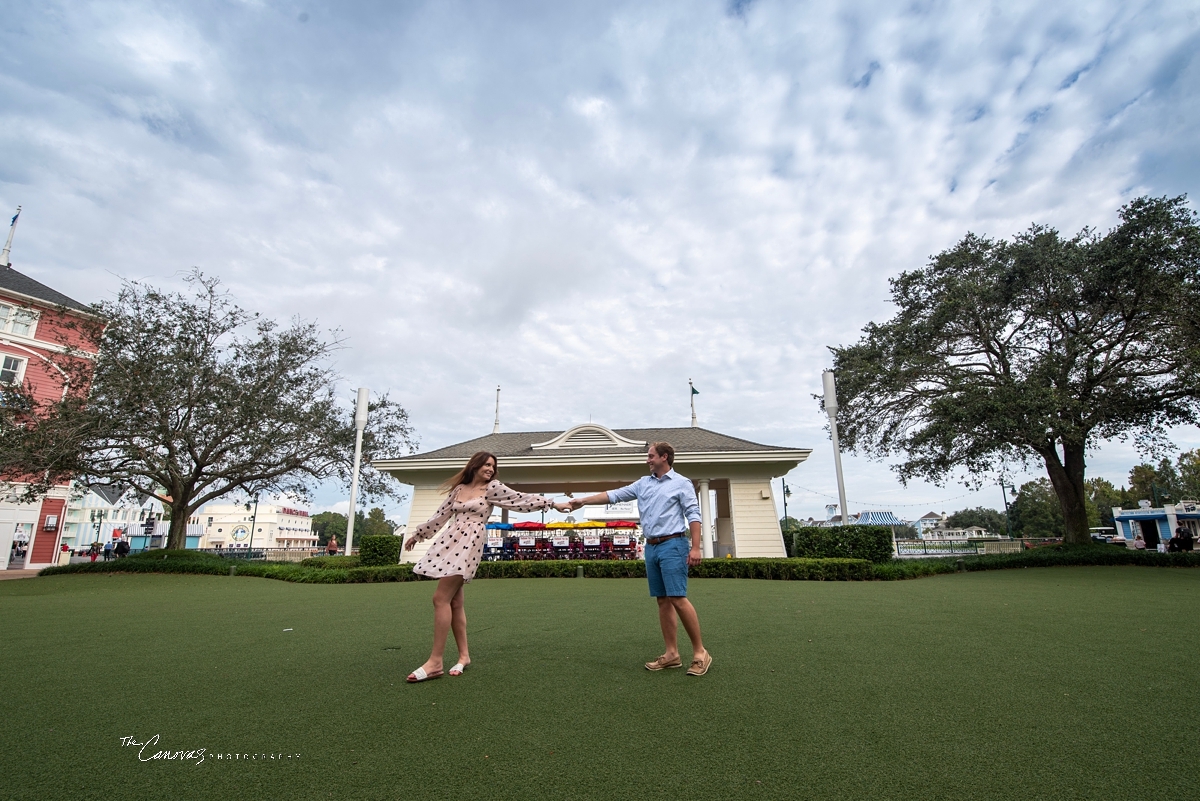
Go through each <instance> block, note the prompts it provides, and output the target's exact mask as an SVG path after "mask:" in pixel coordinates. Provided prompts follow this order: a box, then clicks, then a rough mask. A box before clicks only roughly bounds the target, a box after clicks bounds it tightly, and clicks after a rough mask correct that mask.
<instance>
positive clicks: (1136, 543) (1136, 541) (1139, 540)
mask: <svg viewBox="0 0 1200 801" xmlns="http://www.w3.org/2000/svg"><path fill="white" fill-rule="evenodd" d="M1133 547H1134V548H1136V549H1137V550H1139V551H1144V550H1146V540H1145V539H1144V538H1143V537H1142V535H1141V534H1140V533H1139V534H1137V535H1136V536H1134V538H1133Z"/></svg>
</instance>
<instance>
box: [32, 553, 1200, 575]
mask: <svg viewBox="0 0 1200 801" xmlns="http://www.w3.org/2000/svg"><path fill="white" fill-rule="evenodd" d="M318 558H320V559H324V560H329V559H330V557H318ZM334 558H341V559H345V557H334ZM306 561H307V560H306ZM960 562H961V563H962V564H961V567H960V564H959V563H960ZM1093 565H1141V566H1144V567H1200V552H1192V553H1157V552H1155V551H1150V552H1147V551H1130V550H1121V549H1119V548H1111V547H1103V546H1094V545H1076V546H1064V545H1060V546H1048V547H1043V548H1035V549H1033V550H1030V551H1025V552H1023V553H1014V554H993V555H991V556H964V557H953V556H952V557H948V558H944V559H903V560H900V559H893V560H889V561H886V562H877V563H871V562H868V561H867V560H865V559H705V560H704V561H703V562H701V563H700V564H699V565H697V566H695V567H693V568H691V569H690V570H689V574H690V576H691V577H692V578H742V579H773V580H779V581H867V580H876V581H897V580H901V579H912V578H921V577H923V576H934V575H938V574H941V573H954V572H956V571H958V570H960V569H962V570H966V571H975V570H1009V569H1013V568H1027V567H1065V566H1093ZM579 567H583V574H584V576H586V577H587V578H643V577H645V575H646V563H645V562H640V561H599V560H598V561H565V560H562V561H559V560H554V561H545V562H484V563H483V564H481V565H480V566H479V571H478V573H476V578H481V579H489V578H574V577H575V574H576V569H577V568H579ZM231 568H232V569H233V570H234V571H235V573H236V574H237V575H239V576H258V577H261V578H271V579H278V580H280V581H294V582H299V583H304V584H371V583H379V582H393V581H427V580H429V579H426V578H425V577H424V576H418V575H416V574H415V573H413V572H412V568H413V566H412V565H411V564H409V563H404V564H398V565H386V566H382V567H366V566H363V567H358V566H351V565H349V564H348V561H347V563H344V564H343V565H338V564H336V563H334V564H328V565H322V566H314V565H306V564H303V563H301V564H295V563H291V562H249V561H243V560H240V559H221V558H219V557H215V556H210V555H208V554H198V553H196V552H194V551H152V552H150V553H146V554H139V555H137V556H131V557H127V558H125V559H118V560H116V561H115V562H83V563H80V564H74V565H56V566H54V567H47V568H43V569H42V571H41V572H40V573H39V574H38V575H40V576H56V575H63V574H66V573H184V574H199V575H213V576H227V575H229V573H230V569H231Z"/></svg>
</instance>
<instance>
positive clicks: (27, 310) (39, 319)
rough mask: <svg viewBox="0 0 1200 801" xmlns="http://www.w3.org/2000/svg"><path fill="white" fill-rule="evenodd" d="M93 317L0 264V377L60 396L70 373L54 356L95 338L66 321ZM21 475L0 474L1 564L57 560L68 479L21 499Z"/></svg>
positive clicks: (92, 348) (48, 396)
mask: <svg viewBox="0 0 1200 801" xmlns="http://www.w3.org/2000/svg"><path fill="white" fill-rule="evenodd" d="M95 319H96V318H95V316H94V314H93V313H92V312H91V310H90V309H88V307H87V306H85V305H83V304H82V303H80V302H79V301H77V300H74V299H72V298H69V297H67V296H66V295H64V294H62V293H61V292H58V291H57V290H54V289H51V288H50V287H48V286H46V285H45V284H42V283H40V282H38V281H35V280H34V279H32V278H30V277H29V276H27V275H24V274H23V273H19V272H17V271H16V270H14V269H13V268H12V267H11V266H9V265H0V382H4V383H22V384H26V385H28V386H29V387H31V388H32V391H33V394H34V396H35V397H36V398H37V399H38V400H39V401H56V400H58V399H60V398H62V397H64V396H65V394H66V393H67V392H68V391H69V390H70V389H71V386H70V379H69V376H68V374H67V372H64V371H63V370H62V369H61V368H60V367H59V366H58V365H56V364H55V363H54V360H55V359H56V357H57V358H58V359H61V358H62V357H63V356H64V355H66V354H69V353H70V352H71V351H72V349H78V350H79V351H83V352H85V353H89V354H93V355H94V354H95V353H96V352H97V350H98V348H97V347H96V344H95V343H92V342H89V341H88V338H87V337H86V336H85V335H84V334H83V332H82V330H81V329H80V328H79V327H77V326H73V325H72V324H71V323H72V321H75V322H81V321H87V322H93V321H95ZM76 380H78V379H76ZM20 479H21V477H20V476H15V475H6V476H0V569H6V568H10V567H11V568H40V567H45V566H47V565H51V564H56V563H57V562H58V554H59V544H60V540H61V537H62V531H63V523H64V518H65V517H66V515H65V511H66V505H67V495H68V491H69V485H68V484H62V485H60V486H56V487H54V488H53V489H52V490H51V491H50V492H49V493H47V494H46V495H45V496H44V497H42V498H40V499H39V500H38V501H37V502H35V503H32V504H26V503H20V502H19V495H20V493H21V491H22V490H23V489H24V486H25V485H23V484H22V482H21V480H20Z"/></svg>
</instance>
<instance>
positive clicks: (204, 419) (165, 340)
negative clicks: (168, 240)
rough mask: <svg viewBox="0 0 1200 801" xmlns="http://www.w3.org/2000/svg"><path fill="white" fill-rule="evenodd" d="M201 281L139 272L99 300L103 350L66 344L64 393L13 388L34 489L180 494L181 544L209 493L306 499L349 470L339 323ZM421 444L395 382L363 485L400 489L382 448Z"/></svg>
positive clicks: (9, 461)
mask: <svg viewBox="0 0 1200 801" xmlns="http://www.w3.org/2000/svg"><path fill="white" fill-rule="evenodd" d="M188 286H189V290H188V291H187V292H186V293H184V292H167V291H162V290H160V289H157V288H155V287H152V286H149V285H147V284H143V283H138V282H126V283H125V284H124V285H123V287H122V289H121V290H120V292H119V294H118V295H117V297H116V299H115V300H113V301H110V302H105V303H101V304H98V305H97V307H96V308H95V312H96V315H97V319H98V320H102V322H98V323H96V324H95V325H94V326H93V327H92V328H90V329H89V330H86V331H82V332H81V333H82V334H83V335H84V337H85V338H86V339H90V340H91V341H93V342H94V341H97V340H98V341H99V343H100V346H99V355H98V357H97V358H96V359H95V360H94V361H89V360H84V359H81V358H80V356H79V353H75V352H71V349H70V348H65V347H64V348H63V351H64V352H63V354H62V358H61V362H62V363H61V365H60V368H61V369H62V370H64V371H66V372H68V373H70V372H71V371H74V372H75V373H77V375H76V376H75V379H76V380H73V381H71V382H70V386H71V387H72V389H71V391H69V392H68V393H67V394H66V395H65V396H64V397H62V398H61V399H56V400H53V401H39V400H38V399H37V397H36V394H35V393H34V391H33V387H31V386H29V385H28V384H26V385H24V386H11V385H10V386H6V387H3V388H0V392H2V393H3V397H0V463H3V464H5V465H7V466H9V468H10V469H14V470H17V471H19V472H22V473H25V474H28V475H29V476H30V477H31V478H30V482H29V484H28V486H27V487H26V490H25V494H26V495H27V496H28V497H30V498H33V497H36V496H37V495H38V494H40V493H43V492H45V491H46V490H48V489H49V488H50V487H51V486H53V485H54V484H55V483H60V482H61V481H63V480H66V479H75V480H76V481H77V482H79V483H81V484H85V485H88V484H118V485H122V486H130V487H134V488H135V489H137V490H140V491H141V492H143V493H145V494H147V495H153V496H155V497H157V498H159V499H160V500H161V501H162V502H163V503H164V504H165V505H166V506H167V507H169V508H170V511H171V515H170V522H171V528H170V536H169V539H168V545H169V547H171V548H182V547H184V545H185V542H186V539H185V538H186V525H187V522H188V520H189V519H190V518H191V517H192V516H193V515H194V514H195V513H196V511H197V510H198V509H199V508H200V507H201V506H202V505H203V504H205V503H208V502H209V501H212V500H215V499H217V498H221V497H223V496H226V495H229V494H231V493H244V494H246V495H258V494H276V495H285V496H291V497H295V498H297V499H306V498H307V497H308V495H309V493H310V491H311V490H312V489H314V488H315V486H316V485H317V484H319V483H322V482H325V481H329V480H335V481H341V482H343V483H346V484H348V483H349V479H350V474H351V470H352V461H353V453H354V437H355V429H354V423H353V411H354V410H353V408H352V404H351V403H350V402H349V400H350V399H348V398H344V397H342V396H341V394H340V393H339V388H340V386H341V385H342V379H341V377H340V376H339V375H338V373H337V372H336V371H335V370H334V369H333V367H332V366H330V364H329V362H330V358H331V356H332V354H333V353H334V351H335V350H336V349H337V348H338V347H339V346H340V343H339V342H338V341H337V339H336V335H329V336H326V335H323V334H322V333H321V332H320V331H319V330H318V328H317V327H316V325H315V324H314V323H311V322H304V321H301V320H293V321H291V323H290V324H288V325H279V324H278V323H276V322H274V321H272V320H268V319H264V318H262V317H260V316H258V315H255V314H247V313H246V312H245V311H243V310H242V309H240V308H238V307H237V306H236V305H235V304H234V303H233V301H232V299H231V298H230V297H229V295H228V293H226V292H224V291H223V290H221V288H220V282H219V281H218V280H217V279H214V278H211V277H207V276H204V275H203V274H201V273H199V272H198V271H194V272H193V273H192V274H191V275H190V276H189V277H188ZM80 325H83V326H87V325H92V324H91V323H88V322H85V323H81V324H80ZM413 444H414V440H413V430H412V427H411V426H410V425H409V421H408V415H407V413H406V412H405V410H404V409H403V408H402V407H401V406H400V405H399V404H397V403H396V402H394V401H392V400H390V399H389V398H388V396H387V395H383V396H382V397H379V398H376V399H375V400H374V401H372V402H371V404H370V415H369V419H368V424H367V429H366V431H365V432H364V435H363V449H362V452H363V470H362V476H361V478H360V483H359V487H360V493H361V496H362V497H364V498H371V497H383V496H389V497H393V498H398V497H399V494H398V493H399V488H400V486H399V485H398V484H397V483H396V482H395V481H394V480H392V479H390V478H389V477H386V476H384V475H382V474H380V473H378V472H376V471H375V470H373V469H372V468H371V467H370V464H371V460H372V459H373V458H378V457H380V456H384V455H389V456H390V455H393V454H395V453H397V452H400V451H402V450H409V451H411V449H412V447H413Z"/></svg>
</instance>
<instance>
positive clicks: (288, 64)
mask: <svg viewBox="0 0 1200 801" xmlns="http://www.w3.org/2000/svg"><path fill="white" fill-rule="evenodd" d="M4 18H5V24H4V26H3V29H2V30H0V143H2V147H3V157H2V158H0V209H14V208H15V207H16V206H17V205H18V204H20V205H22V206H23V207H24V211H23V213H22V215H21V219H20V223H19V227H18V230H17V233H16V241H15V245H14V249H13V264H14V266H15V267H16V268H17V269H19V270H22V271H23V272H26V273H27V274H29V275H31V276H34V277H36V278H38V279H39V280H41V281H43V282H45V283H47V284H49V285H51V286H53V287H55V288H57V289H59V290H61V291H64V292H66V293H67V294H69V295H71V296H73V297H75V298H77V299H79V300H81V301H85V302H90V301H95V300H100V299H104V298H108V297H111V296H112V295H113V293H114V292H115V290H116V288H117V286H118V285H119V282H120V280H121V279H122V278H136V279H145V280H150V281H152V282H156V283H159V284H162V285H175V284H177V283H178V281H179V277H180V276H181V274H182V273H183V271H185V270H187V268H189V267H191V266H193V265H195V266H198V267H200V268H202V269H203V270H204V271H205V272H208V273H210V274H214V275H217V276H220V277H221V279H222V280H223V281H224V282H225V283H226V285H227V286H228V287H229V288H230V289H231V290H232V291H233V292H234V294H235V296H236V297H237V299H238V300H239V301H240V303H241V305H243V306H244V307H246V308H249V309H254V310H258V311H262V312H264V313H266V314H268V315H272V316H275V317H278V318H288V317H291V316H293V315H301V316H303V317H306V318H309V319H316V320H318V321H319V322H320V323H321V324H322V325H324V326H327V327H330V328H334V327H336V328H340V329H341V330H342V331H343V332H344V335H345V337H346V340H347V347H346V349H345V350H343V351H342V352H341V353H340V356H339V363H338V366H339V368H340V370H341V371H342V373H343V374H344V375H345V376H346V378H347V388H346V392H347V395H348V396H349V395H350V394H351V393H352V388H353V387H355V386H358V385H366V386H369V387H371V388H372V390H375V391H384V390H388V391H390V392H391V394H392V396H393V397H394V398H396V399H399V400H400V401H401V402H402V403H403V404H404V405H405V406H406V407H407V408H408V409H409V410H410V412H411V414H412V418H413V422H414V423H415V425H416V428H417V431H418V434H419V436H420V440H421V448H422V449H425V450H428V449H431V448H435V447H440V446H442V445H446V444H449V443H452V442H456V441H460V440H463V439H467V438H470V437H474V436H479V435H481V434H486V433H487V432H489V431H490V430H491V423H492V406H493V398H494V391H495V387H496V385H497V384H500V385H502V386H503V394H502V396H503V401H502V411H501V416H502V427H503V429H504V430H507V431H517V430H562V429H564V428H567V427H569V426H571V425H573V424H576V423H580V422H585V421H587V420H589V419H590V420H594V421H596V422H599V423H603V424H605V425H608V426H611V427H614V428H633V427H643V426H673V425H679V426H683V425H687V424H688V422H689V412H688V388H687V381H688V379H689V378H692V379H694V381H695V382H696V386H697V388H698V389H699V390H700V392H701V394H700V395H699V396H698V397H697V401H698V412H699V416H700V422H701V425H703V426H705V427H708V428H712V429H715V430H717V431H721V432H724V433H729V434H734V435H737V436H742V437H746V438H749V439H753V440H756V441H760V442H765V443H770V444H778V445H789V446H799V447H811V448H813V456H812V458H811V459H810V460H809V461H808V462H806V463H804V464H802V465H801V466H800V467H799V468H797V469H796V470H795V471H794V472H793V473H792V474H791V476H790V477H789V482H790V483H792V484H793V485H794V488H795V493H796V494H795V495H793V498H792V501H791V505H790V506H789V512H791V513H792V514H793V515H798V516H808V515H814V516H823V515H824V505H825V503H826V502H827V501H828V500H829V497H828V496H832V495H835V494H836V490H835V486H836V484H835V480H834V476H833V474H832V467H831V465H832V457H831V455H830V446H829V440H828V435H827V434H826V433H825V431H824V430H823V427H824V418H823V415H822V414H821V413H820V411H819V409H818V407H817V404H816V402H815V401H814V400H813V399H812V397H811V396H812V394H813V393H815V392H819V391H820V374H821V371H822V369H824V368H826V367H828V366H829V363H830V362H829V354H828V351H827V350H826V348H827V347H828V346H830V345H838V344H849V343H850V342H852V341H854V340H855V339H856V338H857V336H858V332H859V330H860V329H861V328H862V326H863V325H864V324H866V323H867V322H868V321H871V320H883V319H886V318H887V317H889V316H890V315H891V314H892V312H893V309H892V307H891V306H890V305H889V302H888V284H887V279H888V278H889V277H890V276H894V275H896V274H898V273H899V272H900V271H902V270H905V269H912V268H915V267H919V266H921V265H922V264H924V263H925V262H926V260H927V259H928V257H929V256H930V254H933V253H936V252H938V251H940V250H943V249H945V248H947V247H949V246H951V245H953V244H954V243H955V242H956V241H957V240H958V239H959V238H961V237H962V235H963V234H965V233H966V232H967V231H974V232H977V233H981V234H986V235H990V236H996V237H1007V236H1011V235H1012V234H1014V233H1016V232H1018V231H1020V230H1022V229H1024V228H1025V227H1026V226H1028V225H1029V224H1030V223H1033V222H1039V223H1045V224H1049V225H1053V226H1056V227H1058V228H1059V229H1060V230H1063V231H1066V232H1075V231H1077V230H1078V229H1080V228H1082V227H1083V226H1088V225H1090V226H1095V227H1098V228H1100V229H1104V228H1106V227H1108V226H1110V225H1112V224H1113V222H1114V220H1115V219H1116V212H1117V209H1118V208H1119V207H1120V205H1121V204H1122V203H1124V202H1126V201H1128V200H1129V199H1131V198H1133V197H1136V196H1138V195H1141V194H1146V193H1149V194H1154V195H1163V194H1168V195H1176V194H1180V193H1189V194H1190V195H1192V196H1193V197H1194V196H1196V194H1197V189H1198V186H1197V184H1198V180H1200V159H1198V158H1197V155H1196V152H1197V151H1196V146H1197V131H1198V130H1200V57H1198V55H1197V53H1198V51H1200V19H1198V15H1197V9H1196V6H1195V4H1194V3H1192V2H1186V0H1179V1H1178V2H1172V1H1171V0H1167V1H1166V2H1128V1H1127V2H1116V1H1107V2H1106V1H1105V0H1094V1H1091V2H1083V1H1082V0H1081V1H1080V2H1069V3H1045V2H1021V1H1020V0H1016V1H1014V2H1006V3H1002V4H1001V3H996V4H991V5H988V4H983V3H978V2H960V3H946V2H921V1H920V0H918V2H911V3H894V4H891V3H881V2H853V1H850V2H840V3H803V4H801V3H781V2H772V1H770V0H757V1H756V2H750V1H749V0H743V1H741V2H738V1H736V0H735V2H694V1H693V2H655V1H654V0H649V1H648V0H639V1H638V2H634V3H604V4H599V3H586V2H573V3H562V2H544V3H532V2H526V3H522V2H506V3H463V2H448V1H447V0H442V1H441V2H431V3H404V2H378V3H366V2H346V1H345V0H343V2H337V3H328V4H326V3H319V2H311V3H309V2H232V1H231V2H219V1H214V2H194V3H187V4H179V3H160V4H155V3H139V2H122V3H104V2H95V3H85V2H79V3H55V2H51V1H50V0H44V1H43V2H39V3H10V4H6V9H5V13H4ZM9 213H11V212H9ZM1176 434H1177V437H1176V439H1177V441H1178V444H1179V445H1180V446H1181V447H1185V448H1187V447H1197V446H1200V432H1197V431H1196V429H1194V428H1188V429H1182V430H1180V431H1178V432H1176ZM1136 461H1137V454H1136V452H1134V451H1133V450H1132V448H1131V447H1129V446H1127V445H1124V444H1121V443H1113V444H1107V445H1104V446H1103V447H1101V448H1100V449H1099V450H1098V451H1097V452H1096V453H1095V454H1094V455H1093V457H1092V461H1091V464H1090V473H1091V474H1093V475H1103V476H1106V477H1108V478H1110V479H1112V480H1114V481H1116V482H1117V483H1118V484H1119V483H1122V482H1123V481H1124V477H1125V475H1126V473H1127V472H1128V469H1129V467H1130V466H1131V465H1132V464H1133V463H1135V462H1136ZM846 473H847V476H846V480H847V492H848V495H849V497H850V499H851V510H852V511H856V510H857V509H861V508H863V507H869V508H887V507H891V508H893V509H895V511H896V512H897V513H898V514H900V515H901V516H919V515H920V514H922V513H924V512H926V511H929V510H930V509H935V510H937V511H941V510H943V509H945V510H947V511H953V510H954V509H957V508H961V507H963V506H968V505H977V504H983V505H988V506H993V507H996V506H1000V503H1001V500H1000V495H999V490H998V489H994V488H993V489H989V490H986V491H985V492H984V493H982V494H980V495H967V496H966V497H962V496H963V494H964V492H965V490H964V489H963V488H962V487H961V486H960V485H956V484H954V483H950V484H948V485H947V486H945V487H936V486H932V485H923V484H914V485H910V486H909V487H908V488H907V489H905V488H902V487H901V486H900V485H899V484H898V483H897V482H896V481H895V480H894V478H893V475H892V473H891V471H890V470H889V467H888V465H887V464H880V463H875V462H871V461H867V460H864V459H858V458H853V457H850V458H847V460H846ZM1035 475H1036V474H1035ZM1016 478H1017V481H1018V483H1019V482H1020V481H1021V480H1023V478H1024V477H1022V476H1017V477H1016ZM821 493H824V494H823V495H822V494H821ZM338 497H339V496H338V493H337V492H335V491H334V490H332V489H328V490H327V491H325V492H323V493H322V494H321V497H320V498H319V499H318V500H319V502H320V503H321V504H326V505H328V504H333V503H334V502H336V501H337V499H338ZM391 511H392V512H393V516H395V517H398V518H399V519H403V518H404V516H405V515H406V514H407V513H406V512H405V511H404V510H403V509H402V508H394V509H392V510H391Z"/></svg>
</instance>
